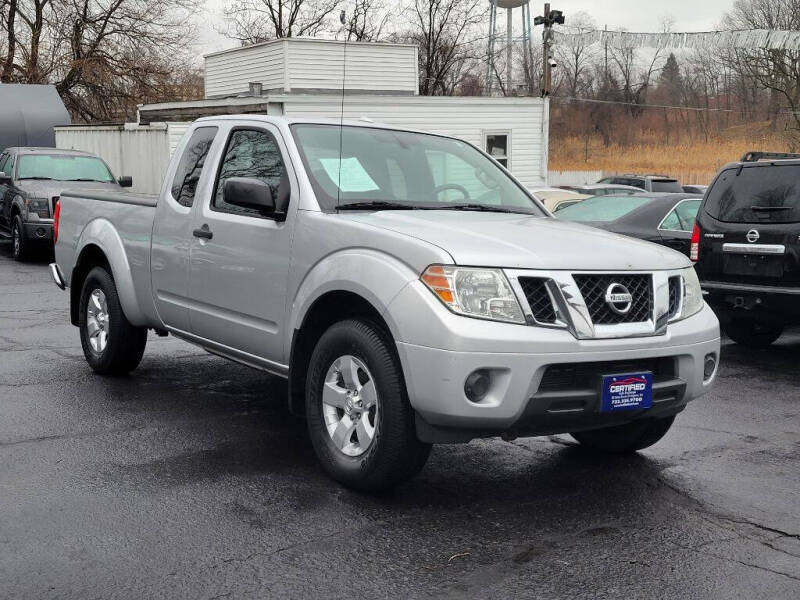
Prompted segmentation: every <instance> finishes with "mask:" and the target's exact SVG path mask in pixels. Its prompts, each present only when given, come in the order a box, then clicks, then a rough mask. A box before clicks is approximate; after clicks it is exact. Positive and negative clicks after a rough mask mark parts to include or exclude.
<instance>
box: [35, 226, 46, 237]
mask: <svg viewBox="0 0 800 600" xmlns="http://www.w3.org/2000/svg"><path fill="white" fill-rule="evenodd" d="M46 233H47V231H45V228H44V227H37V228H36V237H44V236H45V234H46Z"/></svg>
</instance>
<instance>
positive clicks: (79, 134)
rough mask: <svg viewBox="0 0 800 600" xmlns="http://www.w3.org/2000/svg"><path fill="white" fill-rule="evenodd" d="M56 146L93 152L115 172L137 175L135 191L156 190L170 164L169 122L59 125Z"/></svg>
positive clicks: (150, 192) (156, 191)
mask: <svg viewBox="0 0 800 600" xmlns="http://www.w3.org/2000/svg"><path fill="white" fill-rule="evenodd" d="M55 131H56V148H65V149H72V150H84V151H86V152H93V153H94V154H97V155H98V156H100V157H101V158H102V159H103V160H105V161H106V162H107V163H108V165H109V166H110V167H111V170H112V171H113V172H114V175H116V176H120V175H130V176H131V177H133V191H136V192H141V193H145V194H156V193H158V191H159V190H160V188H161V180H162V178H163V174H164V171H165V170H166V167H167V165H168V164H169V159H170V147H169V143H168V135H167V131H168V128H167V125H165V124H156V125H147V126H143V125H139V126H137V125H125V126H124V127H123V126H108V127H86V126H72V127H56V129H55Z"/></svg>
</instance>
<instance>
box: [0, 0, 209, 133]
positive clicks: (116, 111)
mask: <svg viewBox="0 0 800 600" xmlns="http://www.w3.org/2000/svg"><path fill="white" fill-rule="evenodd" d="M2 8H3V11H4V13H3V15H2V19H1V20H0V21H1V24H0V26H1V27H2V28H3V29H4V30H5V31H4V33H5V35H4V41H5V44H4V45H5V48H3V49H2V51H3V54H4V55H3V56H2V57H0V58H2V61H0V62H2V65H3V69H2V81H4V82H14V83H50V84H54V85H55V86H56V89H57V90H58V92H59V94H60V95H61V97H62V99H63V100H64V103H65V104H66V106H67V108H68V109H69V110H70V112H71V113H72V115H73V116H74V117H75V118H77V119H83V120H109V119H121V118H126V117H129V116H132V114H133V113H134V112H135V107H136V104H137V103H138V102H141V101H143V100H147V99H155V98H160V97H169V96H168V94H169V92H170V90H171V89H172V86H173V83H174V81H175V77H176V76H178V75H179V74H181V73H185V72H187V71H190V70H191V67H190V66H189V65H190V56H189V49H190V48H191V43H192V39H193V31H192V29H191V26H190V25H188V23H189V14H190V11H191V10H193V8H194V4H193V3H192V2H191V1H190V0H109V1H103V2H101V1H98V0H16V1H14V0H7V1H6V3H5V4H3V5H2ZM12 13H13V15H12Z"/></svg>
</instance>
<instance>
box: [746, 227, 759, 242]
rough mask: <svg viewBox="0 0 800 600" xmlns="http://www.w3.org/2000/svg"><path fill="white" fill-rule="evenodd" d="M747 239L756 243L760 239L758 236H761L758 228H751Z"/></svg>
mask: <svg viewBox="0 0 800 600" xmlns="http://www.w3.org/2000/svg"><path fill="white" fill-rule="evenodd" d="M746 237H747V241H748V242H750V243H751V244H755V243H756V242H757V241H758V238H760V237H761V234H759V233H758V230H757V229H751V230H750V231H748V232H747V236H746Z"/></svg>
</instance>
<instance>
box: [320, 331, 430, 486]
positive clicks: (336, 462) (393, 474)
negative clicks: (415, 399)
mask: <svg viewBox="0 0 800 600" xmlns="http://www.w3.org/2000/svg"><path fill="white" fill-rule="evenodd" d="M306 416H307V422H308V431H309V435H310V437H311V442H312V444H313V446H314V451H315V452H316V454H317V457H318V458H319V461H320V463H321V465H322V468H323V469H324V470H325V471H326V472H327V473H328V475H330V476H331V477H332V478H333V479H335V480H337V481H339V482H340V483H342V484H344V485H345V486H347V487H350V488H353V489H356V490H360V491H378V490H381V489H386V488H390V487H392V486H394V485H396V484H398V483H401V482H403V481H405V480H407V479H410V478H411V477H413V476H414V475H416V474H417V473H418V472H419V470H420V469H422V467H423V466H424V464H425V461H426V460H427V459H428V455H429V453H430V449H431V446H430V445H429V444H424V443H422V442H420V441H419V439H417V434H416V428H415V425H414V410H413V409H412V408H411V405H410V404H409V401H408V397H407V394H406V389H405V384H404V381H403V376H402V371H401V368H400V363H399V359H398V358H397V354H396V351H395V350H394V347H393V344H392V341H391V338H390V337H389V335H388V334H386V333H385V332H384V331H383V329H382V328H381V327H379V326H378V325H377V324H374V323H372V322H370V321H366V320H361V319H352V320H347V321H341V322H339V323H336V324H335V325H333V326H331V328H330V329H328V330H327V331H326V332H325V333H324V334H323V335H322V337H321V338H320V340H319V342H318V343H317V346H316V348H315V349H314V352H313V354H312V356H311V362H310V365H309V369H308V376H307V380H306Z"/></svg>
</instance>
